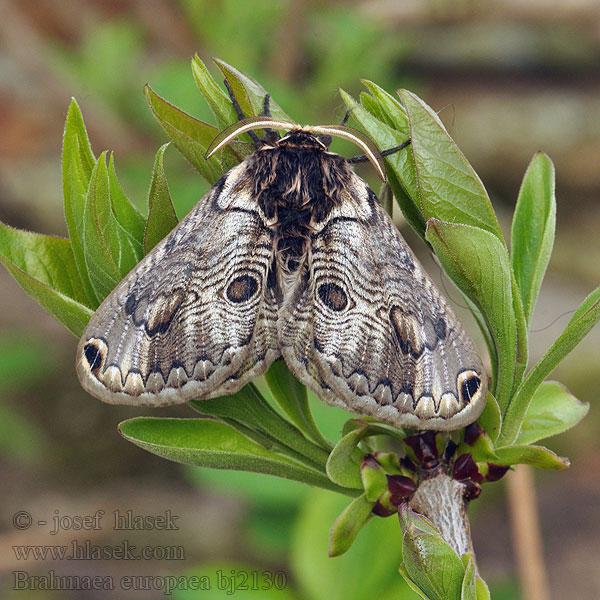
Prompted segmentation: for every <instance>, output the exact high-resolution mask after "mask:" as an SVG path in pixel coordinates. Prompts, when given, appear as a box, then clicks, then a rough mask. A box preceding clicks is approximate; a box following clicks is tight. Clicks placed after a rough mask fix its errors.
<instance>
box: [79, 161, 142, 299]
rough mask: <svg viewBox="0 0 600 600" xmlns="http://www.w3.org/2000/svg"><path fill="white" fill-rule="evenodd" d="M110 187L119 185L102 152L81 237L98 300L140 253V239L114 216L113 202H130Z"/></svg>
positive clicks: (88, 195)
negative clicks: (114, 179)
mask: <svg viewBox="0 0 600 600" xmlns="http://www.w3.org/2000/svg"><path fill="white" fill-rule="evenodd" d="M113 189H114V190H120V187H119V186H118V183H115V182H114V181H112V182H111V178H110V176H109V170H108V169H107V166H106V153H105V152H103V153H102V154H101V155H100V157H99V158H98V161H97V162H96V166H95V167H94V169H93V171H92V175H91V177H90V185H89V189H88V193H87V196H86V200H85V207H84V211H83V219H84V229H83V238H82V241H83V251H84V255H85V263H86V268H87V272H88V275H89V278H90V281H91V283H92V287H93V288H94V292H95V294H96V297H97V298H98V300H99V301H102V300H103V299H104V298H106V296H108V294H109V293H110V292H111V291H112V290H113V288H114V287H115V286H116V285H117V284H118V283H119V281H121V279H122V278H123V277H124V276H125V275H127V273H129V271H130V270H131V269H132V268H133V267H134V266H135V265H136V264H137V263H138V262H139V261H140V259H141V258H142V255H143V246H142V239H139V240H137V239H135V238H134V237H133V236H132V234H131V233H129V232H128V231H127V230H126V229H124V227H123V226H122V225H121V223H119V221H118V219H117V217H116V212H117V211H116V210H115V208H114V206H115V204H116V203H123V202H129V201H128V200H127V199H126V198H125V196H124V194H123V193H122V191H120V192H117V193H116V194H112V193H111V192H112V190H113ZM123 198H125V199H124V200H123ZM142 235H143V230H142Z"/></svg>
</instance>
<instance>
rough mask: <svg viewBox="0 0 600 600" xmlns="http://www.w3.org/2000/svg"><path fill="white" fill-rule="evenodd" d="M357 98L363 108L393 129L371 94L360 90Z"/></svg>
mask: <svg viewBox="0 0 600 600" xmlns="http://www.w3.org/2000/svg"><path fill="white" fill-rule="evenodd" d="M344 93H345V92H344ZM358 100H359V102H360V105H361V106H362V107H363V108H365V109H366V110H367V112H370V113H371V114H372V115H373V116H374V117H375V118H376V119H377V120H379V121H381V122H382V123H385V124H386V125H388V126H389V127H392V129H393V125H392V124H391V123H390V119H388V118H387V116H386V114H385V113H384V112H383V109H382V108H381V106H379V102H377V100H375V98H373V96H370V95H369V94H367V93H366V92H361V93H360V94H359V95H358Z"/></svg>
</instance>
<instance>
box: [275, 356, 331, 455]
mask: <svg viewBox="0 0 600 600" xmlns="http://www.w3.org/2000/svg"><path fill="white" fill-rule="evenodd" d="M265 381H266V382H267V385H268V386H269V390H270V391H271V393H272V394H273V398H274V399H275V401H276V402H277V404H278V405H279V407H280V408H281V410H282V411H283V412H284V413H285V414H286V415H287V416H288V417H289V419H290V420H291V421H292V423H293V424H294V425H295V426H296V427H297V428H298V429H299V430H300V431H301V432H302V433H303V434H304V435H306V436H308V437H309V438H311V439H312V440H313V441H314V442H315V443H316V444H318V445H319V446H321V447H322V448H326V449H329V448H331V444H330V443H329V442H328V441H327V440H326V439H325V438H324V437H323V435H322V434H321V432H320V431H319V429H318V427H317V424H316V423H315V421H314V419H313V416H312V414H311V412H310V406H309V404H308V396H307V393H306V387H305V386H304V385H302V384H301V383H300V382H299V381H298V380H297V379H296V377H294V375H293V374H292V372H291V371H290V370H289V369H288V367H287V365H286V364H285V362H284V361H283V360H276V361H275V362H274V363H273V364H272V365H271V366H270V367H269V370H268V371H267V372H266V373H265Z"/></svg>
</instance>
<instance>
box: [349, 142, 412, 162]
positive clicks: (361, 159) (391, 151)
mask: <svg viewBox="0 0 600 600" xmlns="http://www.w3.org/2000/svg"><path fill="white" fill-rule="evenodd" d="M409 144H410V138H409V139H407V140H406V141H405V142H402V143H401V144H400V145H399V146H394V147H393V148H388V149H387V150H384V151H383V152H380V153H379V156H389V155H390V154H394V152H399V151H400V150H402V149H403V148H406V146H408V145H409ZM346 160H347V161H348V162H349V163H361V162H367V161H368V160H369V159H368V158H367V156H366V155H365V154H359V155H358V156H353V157H352V158H347V159H346Z"/></svg>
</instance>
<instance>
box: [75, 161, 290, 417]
mask: <svg viewBox="0 0 600 600" xmlns="http://www.w3.org/2000/svg"><path fill="white" fill-rule="evenodd" d="M272 257H273V243H272V234H271V231H270V230H269V229H268V228H267V227H266V226H265V223H264V219H263V216H262V214H261V213H260V211H259V210H258V208H257V206H256V203H255V202H253V200H252V195H251V182H249V181H247V180H246V179H245V167H244V164H243V163H242V164H241V165H238V166H237V167H235V168H234V169H232V170H231V171H229V173H227V175H226V176H225V177H224V178H223V179H222V180H221V181H220V182H219V183H218V184H216V185H215V186H214V187H213V188H212V189H211V190H210V191H209V192H208V193H207V194H206V195H205V196H204V197H203V198H202V199H201V200H200V201H199V202H198V204H197V205H196V207H195V208H194V209H192V211H191V212H190V213H189V214H188V215H187V216H186V217H185V218H184V219H183V220H182V221H181V222H180V223H179V224H178V226H177V227H176V228H175V229H174V230H173V231H172V232H171V233H170V234H169V235H167V237H166V238H165V239H163V240H162V241H161V242H159V244H157V246H156V247H155V248H154V249H153V250H152V251H151V252H150V253H149V254H148V255H147V256H146V257H145V258H144V259H143V260H142V261H141V262H140V263H139V264H138V265H137V266H136V267H135V268H134V269H133V270H132V271H131V272H130V273H129V274H128V275H127V276H126V277H125V278H124V279H123V281H121V282H120V283H119V285H118V286H117V287H116V288H115V289H114V290H113V292H111V294H110V295H109V296H108V297H107V298H106V299H105V300H104V302H103V303H102V304H101V305H100V307H99V308H98V310H97V311H96V312H95V314H94V315H93V316H92V318H91V320H90V322H89V324H88V325H87V327H86V329H85V331H84V333H83V335H82V338H81V340H80V342H79V346H78V348H77V361H76V365H77V373H78V375H79V379H80V381H81V384H82V385H83V387H84V388H85V389H86V390H87V391H88V392H89V393H91V394H92V395H94V396H97V397H98V398H100V399H101V400H104V401H105V402H110V403H116V404H136V405H154V406H160V405H168V404H177V403H182V402H185V401H187V400H191V399H194V398H206V397H215V396H220V395H223V394H227V393H231V392H234V391H236V390H237V389H239V388H240V387H242V385H244V384H245V383H246V382H248V381H249V380H250V379H252V378H253V377H255V376H256V375H259V374H261V373H262V372H264V371H265V370H266V369H267V368H268V366H269V365H270V363H271V362H272V361H273V360H275V359H276V358H277V357H278V356H279V354H280V353H279V350H278V342H277V333H276V308H275V301H274V298H273V296H272V292H271V290H270V288H269V287H268V285H267V278H268V272H269V269H270V266H271V262H272Z"/></svg>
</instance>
